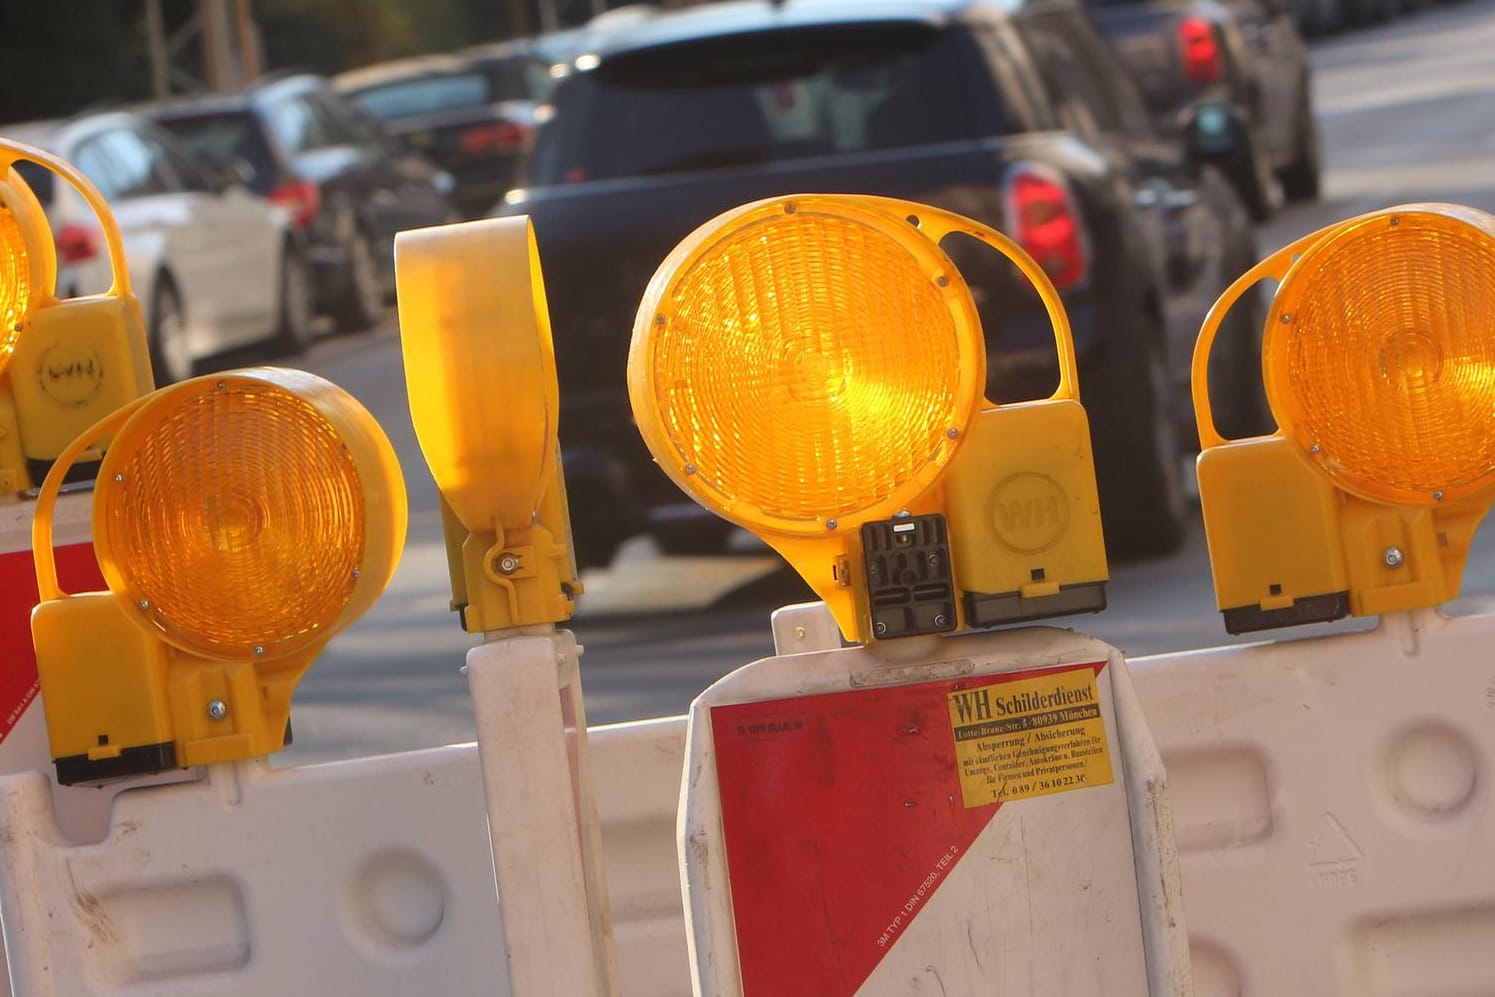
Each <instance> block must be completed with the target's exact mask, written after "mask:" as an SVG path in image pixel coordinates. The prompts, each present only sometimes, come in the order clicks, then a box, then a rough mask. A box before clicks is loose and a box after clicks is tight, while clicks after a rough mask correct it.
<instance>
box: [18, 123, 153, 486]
mask: <svg viewBox="0 0 1495 997" xmlns="http://www.w3.org/2000/svg"><path fill="white" fill-rule="evenodd" d="M18 162H29V163H34V164H36V165H38V166H41V167H44V168H45V169H48V170H50V171H52V173H54V174H55V175H56V177H57V178H58V180H59V181H60V182H66V183H68V184H70V185H71V186H73V187H74V188H75V189H76V190H77V191H78V193H79V194H80V195H82V197H83V199H84V201H85V202H86V203H87V204H88V206H89V207H90V208H92V209H93V211H94V213H95V214H96V215H97V217H98V223H99V228H100V231H101V232H102V233H103V238H104V245H105V248H106V249H107V252H108V257H109V263H110V266H111V267H112V268H113V271H114V283H113V286H112V287H110V289H109V290H108V291H107V292H106V293H104V294H101V295H94V296H92V297H87V298H75V299H69V300H59V299H58V297H57V294H56V290H57V253H56V249H55V247H54V243H53V238H52V231H51V228H50V227H49V226H48V223H47V217H46V213H45V212H44V211H43V209H42V205H41V203H40V201H38V200H37V197H36V194H35V193H34V192H33V191H32V190H31V188H30V187H29V186H27V184H26V181H25V180H24V179H22V177H21V174H20V172H18V171H17V170H15V169H14V168H13V167H14V166H15V164H16V163H18ZM150 387H151V368H150V357H149V353H148V352H147V350H146V339H145V320H144V318H143V317H142V315H141V311H140V304H139V302H138V301H136V300H135V298H134V296H133V295H132V294H131V293H130V278H129V273H128V272H127V271H126V269H125V256H124V244H123V243H122V242H121V240H120V235H119V230H118V228H117V227H116V226H115V224H114V220H113V217H112V216H111V215H110V213H109V209H108V206H107V205H105V203H104V199H103V198H102V197H101V196H100V195H99V192H98V191H97V190H95V189H94V187H93V185H92V184H91V183H89V182H88V180H87V179H86V178H85V177H84V176H83V175H82V174H81V173H79V172H78V171H77V170H75V169H73V168H72V167H71V166H69V165H67V164H66V163H64V162H62V161H61V160H59V159H57V158H56V157H55V156H52V155H50V154H49V153H45V152H42V151H41V150H39V149H33V148H31V147H29V146H25V145H21V144H19V143H16V142H9V141H4V140H0V501H4V500H5V499H6V498H11V497H14V496H17V495H19V494H20V493H23V492H26V491H29V490H30V489H32V488H33V487H35V485H36V484H37V483H38V482H39V481H40V480H41V478H42V476H43V475H45V473H46V470H47V468H48V467H49V466H50V465H51V463H52V462H53V461H54V460H56V459H57V457H58V455H59V454H61V453H62V451H63V448H65V447H66V446H67V445H68V444H69V443H70V442H72V440H73V439H74V438H75V437H77V436H78V434H79V433H82V432H83V431H84V430H85V429H87V428H88V427H89V426H91V425H93V424H94V423H95V422H97V421H98V420H99V419H101V418H103V417H104V416H106V415H108V414H109V413H110V412H112V411H114V410H115V409H117V408H119V407H120V406H121V405H124V404H125V403H127V402H129V401H131V400H133V399H135V398H138V397H140V396H141V395H143V394H144V393H145V392H147V391H149V390H150ZM106 442H107V441H106V440H100V441H99V443H98V445H97V447H96V448H95V449H94V450H93V451H91V452H89V453H86V454H83V455H81V461H82V464H81V466H80V471H84V472H86V471H87V470H89V465H92V464H95V463H96V462H97V461H98V459H99V456H100V449H101V448H102V446H103V445H104V444H105V443H106Z"/></svg>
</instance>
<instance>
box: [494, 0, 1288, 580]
mask: <svg viewBox="0 0 1495 997" xmlns="http://www.w3.org/2000/svg"><path fill="white" fill-rule="evenodd" d="M587 41H588V45H587V47H586V48H584V49H583V50H581V54H579V55H578V56H577V57H576V59H575V60H574V61H573V62H572V63H571V71H570V74H569V75H568V76H567V77H566V78H564V79H563V80H561V82H560V83H559V85H558V86H557V89H556V92H555V95H554V106H555V115H554V117H553V119H552V120H551V121H550V122H549V123H547V124H546V125H544V126H543V127H542V128H541V130H540V133H539V135H538V137H537V142H536V148H535V152H534V156H533V160H532V162H531V164H530V172H529V186H528V187H525V188H521V189H519V190H517V191H515V192H513V193H512V194H511V195H510V197H509V199H508V204H507V206H506V210H507V211H508V212H510V213H514V214H528V215H530V216H531V218H532V219H533V223H534V226H535V234H536V238H537V240H538V243H539V249H540V256H541V258H542V260H543V261H544V265H545V278H546V282H547V286H548V295H549V299H550V300H551V301H552V302H562V303H564V307H557V308H555V309H554V313H553V315H552V327H553V330H554V336H555V343H556V363H557V368H558V372H559V375H560V380H561V389H562V390H561V403H562V422H561V442H562V447H563V453H564V457H565V463H566V476H567V480H568V481H569V482H570V483H571V485H572V487H571V511H572V521H573V525H574V530H575V536H576V540H577V546H578V557H579V558H580V559H581V560H582V561H583V562H592V563H597V562H605V561H606V560H608V559H609V558H610V556H611V554H612V552H613V550H614V549H615V548H616V546H617V544H618V543H619V542H620V541H621V540H622V539H623V538H625V537H627V536H629V535H631V534H632V533H635V532H639V531H649V532H651V533H653V534H654V536H655V537H656V539H657V540H658V541H659V542H660V544H661V545H662V546H663V547H664V548H665V549H666V550H673V551H680V552H684V551H687V550H691V549H699V547H698V546H697V541H698V540H702V538H704V540H706V541H709V540H711V539H712V537H713V534H712V532H711V530H712V528H713V524H714V522H715V521H714V520H712V519H710V517H709V516H708V515H707V514H706V513H704V512H703V511H702V510H700V509H697V508H695V507H694V506H692V505H690V504H688V503H686V504H683V505H682V504H681V497H680V494H679V492H678V490H676V489H675V488H674V486H673V485H672V484H671V483H670V482H669V480H668V479H667V478H666V477H665V476H664V475H663V474H662V473H661V472H660V471H659V470H658V469H657V468H655V467H653V466H652V462H651V461H650V458H649V455H648V452H647V450H645V448H644V446H643V444H642V442H641V441H640V439H639V437H638V433H637V431H636V430H635V429H634V427H633V425H632V420H631V418H630V414H629V409H628V400H627V396H626V391H625V376H624V367H625V361H626V357H627V352H628V343H629V335H630V330H631V328H632V325H633V318H634V310H635V309H636V308H637V307H638V303H639V300H640V298H641V296H642V294H643V291H644V287H645V284H646V283H647V282H648V280H649V277H650V275H651V274H652V273H653V271H654V268H655V267H656V266H657V265H658V264H659V261H660V260H662V259H664V257H665V256H666V254H667V253H669V251H670V250H671V249H672V248H673V247H674V246H675V244H676V243H677V242H678V241H679V240H680V239H682V238H683V237H684V236H685V235H687V234H688V233H689V232H690V231H691V230H692V229H694V228H695V227H696V226H698V225H700V224H702V223H703V222H705V221H707V220H708V219H710V218H711V217H712V216H714V215H716V214H718V213H719V212H721V211H724V210H726V209H728V208H730V207H733V206H735V205H738V204H741V203H744V202H747V201H752V200H755V199H758V198H763V197H770V196H780V195H788V194H797V193H815V192H832V193H868V194H881V195H887V196H893V197H901V198H906V199H908V200H911V201H917V202H923V203H929V204H934V205H938V206H940V207H944V208H948V209H950V210H953V211H957V212H960V213H962V214H965V215H967V216H970V217H972V218H975V219H977V220H979V221H982V222H984V223H986V224H988V225H991V226H992V227H995V228H997V229H999V230H1001V231H1003V232H1006V233H1007V234H1009V235H1010V236H1012V237H1013V238H1014V239H1015V240H1016V241H1018V242H1019V243H1020V244H1021V245H1022V246H1023V247H1024V248H1026V249H1027V250H1028V252H1029V253H1030V254H1031V255H1033V256H1034V257H1035V258H1036V259H1038V260H1039V261H1040V262H1041V264H1042V265H1043V266H1045V267H1046V268H1047V270H1048V272H1049V274H1050V276H1051V278H1052V279H1053V281H1054V282H1055V284H1056V285H1057V286H1058V287H1059V288H1060V289H1061V291H1062V294H1063V297H1064V301H1065V305H1066V307H1067V309H1068V312H1069V316H1070V320H1071V322H1072V325H1073V329H1074V337H1075V343H1076V347H1077V352H1078V355H1079V358H1080V365H1081V392H1082V398H1083V400H1084V402H1085V405H1086V408H1087V411H1088V412H1089V413H1090V417H1091V424H1092V427H1093V436H1094V447H1095V456H1096V462H1097V471H1098V473H1099V477H1100V487H1101V502H1102V513H1103V518H1104V521H1105V529H1106V535H1107V543H1108V545H1109V546H1110V547H1111V549H1112V550H1113V551H1114V552H1115V553H1118V554H1120V553H1125V552H1131V553H1158V552H1162V551H1166V550H1168V549H1170V548H1172V547H1173V546H1175V545H1176V544H1177V543H1178V542H1179V540H1180V538H1181V536H1182V533H1183V524H1184V522H1185V518H1184V517H1185V504H1184V501H1183V497H1182V492H1181V487H1180V480H1179V478H1180V474H1179V467H1180V460H1179V455H1180V453H1181V451H1182V450H1183V449H1184V441H1185V440H1187V438H1188V436H1189V435H1191V433H1192V429H1191V425H1192V420H1191V419H1190V418H1189V415H1188V412H1189V410H1188V408H1187V403H1186V399H1187V397H1188V396H1187V391H1186V390H1185V386H1186V384H1187V379H1188V370H1189V359H1190V356H1191V353H1192V349H1193V342H1194V339H1195V337H1196V335H1197V333H1198V329H1199V326H1200V323H1201V321H1202V319H1203V317H1204V315H1205V312H1206V311H1207V309H1208V308H1209V306H1210V305H1211V304H1212V303H1213V301H1214V299H1215V297H1216V295H1218V294H1219V292H1220V291H1222V290H1223V289H1224V288H1225V286H1226V285H1227V284H1228V283H1229V281H1230V280H1231V279H1232V278H1233V277H1234V276H1235V275H1237V274H1239V273H1241V272H1242V271H1243V270H1245V269H1246V268H1247V267H1249V266H1250V265H1251V264H1252V263H1254V261H1255V258H1256V252H1255V244H1254V239H1253V233H1252V230H1251V227H1250V224H1249V221H1248V219H1247V218H1246V213H1245V211H1244V209H1243V208H1242V207H1241V205H1240V201H1239V199H1238V197H1237V196H1236V194H1235V192H1234V190H1233V189H1232V188H1231V186H1230V184H1229V183H1228V182H1227V181H1226V180H1225V179H1224V178H1223V177H1222V176H1221V175H1220V174H1219V173H1218V172H1217V171H1215V170H1214V169H1212V168H1210V167H1207V166H1203V167H1201V166H1200V165H1199V164H1197V163H1196V162H1194V161H1193V160H1192V159H1190V157H1189V156H1188V155H1186V154H1185V152H1184V151H1183V150H1182V149H1181V148H1180V147H1179V146H1178V145H1177V144H1176V143H1174V142H1171V141H1167V140H1165V139H1163V138H1162V137H1161V136H1159V135H1158V134H1157V133H1156V132H1155V131H1154V129H1153V125H1152V121H1151V118H1150V116H1149V114H1148V112H1147V110H1146V108H1145V107H1144V105H1143V103H1142V101H1141V98H1140V97H1139V96H1138V95H1137V92H1136V89H1135V87H1134V86H1133V84H1132V82H1131V80H1130V79H1129V77H1128V76H1127V74H1126V72H1125V70H1124V69H1123V68H1122V67H1121V65H1120V64H1119V63H1118V62H1117V60H1116V57H1115V55H1114V53H1113V52H1112V51H1111V50H1110V49H1109V48H1108V47H1107V45H1106V43H1105V41H1104V40H1103V39H1102V38H1101V36H1100V35H1099V34H1098V33H1097V31H1096V29H1095V27H1094V25H1093V24H1092V22H1091V20H1090V18H1089V15H1088V14H1087V12H1086V10H1085V9H1084V7H1082V6H1080V5H1078V4H1074V3H1066V2H1054V0H1043V2H1038V3H1030V4H1023V3H1013V4H1009V5H1008V6H1007V7H1005V8H1002V7H997V6H994V5H990V4H986V3H967V2H964V0H892V2H889V0H871V2H867V0H862V2H856V3H843V2H829V0H809V2H806V0H787V2H782V3H768V2H762V0H737V2H723V3H716V4H708V5H704V6H701V7H696V8H691V9H689V10H685V11H680V12H675V13H666V12H640V13H638V14H637V16H634V17H630V18H628V19H627V20H626V21H619V22H618V23H617V24H616V26H615V27H612V28H608V29H602V28H599V29H596V30H594V31H592V32H590V33H589V35H588V39H587ZM963 240H964V241H963ZM942 246H943V248H945V250H946V251H947V252H948V253H949V254H950V255H951V257H952V259H953V260H954V261H955V262H956V264H957V265H958V266H959V267H960V269H961V271H962V272H963V273H964V274H965V275H966V277H967V279H968V281H969V282H970V284H971V286H972V291H973V293H974V295H975V297H976V299H977V303H978V308H979V309H980V314H981V319H982V326H983V331H984V334H985V338H986V345H987V351H988V356H989V364H988V368H989V371H990V380H989V383H988V385H987V391H988V395H989V397H991V398H992V399H993V400H997V401H1005V400H1016V399H1021V398H1033V397H1038V396H1041V395H1047V394H1049V393H1050V392H1052V390H1053V387H1054V385H1055V382H1056V374H1055V370H1056V363H1055V351H1054V345H1053V334H1052V332H1051V331H1050V327H1049V324H1048V321H1047V319H1046V317H1045V315H1044V313H1043V310H1042V307H1041V305H1040V303H1039V299H1038V296H1037V295H1036V294H1034V293H1033V291H1032V289H1031V288H1028V287H1026V286H1024V284H1025V282H1024V281H1023V280H1022V278H1021V277H1020V276H1019V275H1018V274H1017V273H1016V271H1015V269H1014V268H1012V267H1010V266H1009V265H1008V264H1007V263H1006V262H1005V261H1004V260H1003V259H1002V258H1001V257H999V256H997V255H996V254H994V253H992V252H990V251H989V250H986V249H985V247H982V246H979V244H976V243H975V242H974V240H971V239H970V238H969V237H968V236H951V237H948V238H947V240H946V241H945V242H944V243H942ZM1251 313H1252V309H1251V308H1250V307H1247V308H1244V309H1242V311H1241V317H1240V318H1239V321H1240V322H1242V323H1243V324H1244V331H1245V334H1244V335H1242V336H1240V337H1231V341H1232V342H1234V341H1235V340H1236V338H1239V339H1240V341H1241V343H1243V344H1244V345H1243V346H1242V347H1241V348H1242V349H1245V350H1248V351H1249V350H1250V349H1251V348H1252V342H1253V341H1254V338H1255V336H1258V335H1259V334H1260V313H1259V312H1257V313H1256V314H1255V315H1252V314H1251ZM1253 323H1255V325H1256V330H1255V332H1252V330H1251V326H1252V324H1253ZM910 348H911V349H916V348H917V344H910ZM1233 359H1234V360H1236V361H1237V362H1236V365H1235V369H1236V370H1238V371H1241V372H1244V374H1245V377H1241V378H1237V379H1235V380H1234V381H1231V382H1230V385H1229V390H1228V391H1227V392H1224V393H1222V395H1221V398H1220V402H1219V403H1220V406H1221V410H1222V412H1223V413H1224V414H1225V415H1226V417H1227V419H1228V420H1240V421H1244V422H1250V421H1251V420H1252V419H1254V418H1255V417H1256V416H1255V414H1254V413H1255V412H1257V411H1258V410H1257V409H1256V408H1255V407H1254V406H1255V405H1256V394H1254V393H1253V390H1255V391H1256V392H1257V393H1259V388H1256V389H1253V385H1252V384H1251V382H1250V379H1249V378H1250V373H1251V371H1252V370H1253V369H1254V367H1255V364H1254V363H1253V362H1251V360H1250V358H1249V353H1247V354H1242V355H1240V356H1236V357H1234V358H1233ZM1258 381H1259V378H1258ZM703 522H704V524H705V525H704V526H703V525H701V524H702V523H703ZM702 546H704V543H703V544H702Z"/></svg>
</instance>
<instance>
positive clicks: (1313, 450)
mask: <svg viewBox="0 0 1495 997" xmlns="http://www.w3.org/2000/svg"><path fill="white" fill-rule="evenodd" d="M1308 452H1309V453H1323V452H1324V448H1323V447H1321V446H1319V445H1318V444H1317V443H1315V444H1314V445H1313V446H1311V447H1309V448H1308Z"/></svg>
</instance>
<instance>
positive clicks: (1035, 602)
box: [965, 582, 1106, 627]
mask: <svg viewBox="0 0 1495 997" xmlns="http://www.w3.org/2000/svg"><path fill="white" fill-rule="evenodd" d="M1105 608H1106V583H1105V582H1082V583H1080V584H1077V585H1063V586H1060V588H1059V591H1058V592H1056V593H1054V594H1053V595H1041V596H1037V597H1035V598H1032V599H1025V598H1023V596H1022V595H1021V594H1020V593H1017V592H1000V593H989V592H966V593H965V609H966V626H968V627H1000V626H1005V625H1007V624H1010V623H1027V622H1029V621H1031V620H1047V619H1051V618H1052V617H1055V616H1073V615H1075V614H1077V613H1099V612H1100V611H1101V610H1103V609H1105Z"/></svg>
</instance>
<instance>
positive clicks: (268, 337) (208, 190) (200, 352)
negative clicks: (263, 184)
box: [0, 112, 312, 384]
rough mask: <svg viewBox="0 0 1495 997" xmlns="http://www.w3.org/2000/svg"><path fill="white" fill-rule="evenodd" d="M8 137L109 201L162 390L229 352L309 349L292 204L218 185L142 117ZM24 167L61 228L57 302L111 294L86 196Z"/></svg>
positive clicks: (1, 130)
mask: <svg viewBox="0 0 1495 997" xmlns="http://www.w3.org/2000/svg"><path fill="white" fill-rule="evenodd" d="M0 134H4V135H5V137H6V138H10V139H14V140H15V141H18V142H25V143H27V144H29V145H34V146H37V147H39V148H42V149H46V150H47V151H49V152H53V153H56V154H57V155H59V156H61V157H62V158H63V159H65V160H67V161H69V162H71V163H73V164H74V165H75V166H77V167H78V169H79V170H81V171H82V172H83V173H84V175H86V176H87V177H88V178H89V179H90V180H91V181H93V183H94V185H95V186H96V187H98V189H99V192H100V193H102V194H103V196H104V198H105V199H106V200H107V201H108V202H109V206H110V207H111V208H112V209H113V211H114V217H115V220H116V221H117V222H118V224H119V228H120V233H121V235H122V237H123V239H124V248H125V263H126V266H127V267H128V268H129V278H130V283H131V285H132V287H133V289H134V291H135V294H136V296H137V297H138V298H139V299H140V302H141V305H142V307H143V308H144V312H145V320H146V329H147V335H148V338H149V343H150V355H151V367H152V368H153V370H154V372H155V378H156V383H157V384H168V383H170V382H173V381H179V380H181V379H183V378H185V377H189V376H191V374H192V373H193V370H194V368H195V367H196V365H197V363H198V361H200V360H202V359H204V358H206V357H209V356H212V355H214V354H217V353H222V352H224V351H226V350H229V349H233V348H237V347H242V346H246V345H250V344H254V343H260V342H266V343H269V344H272V345H273V346H274V347H275V349H276V350H277V351H278V352H284V353H295V352H299V351H300V350H301V349H302V348H304V347H305V346H306V344H307V342H308V340H309V338H310V335H311V332H310V329H311V318H312V311H311V301H312V290H311V281H310V272H309V269H308V260H307V253H306V247H305V240H304V239H303V238H302V237H301V235H300V233H299V231H298V230H297V229H296V228H295V227H294V226H293V225H292V223H291V218H290V214H289V212H287V211H286V210H285V209H284V208H283V207H278V206H276V205H274V204H272V203H271V202H270V201H268V200H266V199H265V198H263V197H260V196H258V195H256V194H254V193H251V192H250V191H248V190H246V189H245V188H244V187H243V186H242V185H239V184H237V183H225V182H223V180H222V179H221V178H218V177H215V176H214V175H213V174H212V172H211V171H210V170H209V169H207V168H206V167H205V166H204V165H203V164H202V163H200V162H199V161H198V160H196V159H195V158H194V157H193V156H192V154H191V153H190V152H189V151H188V150H186V149H184V148H183V147H182V146H181V145H180V144H179V143H178V142H176V140H175V139H173V138H172V136H171V135H170V134H168V133H166V132H164V131H162V130H161V129H160V128H157V127H156V126H155V125H153V124H151V122H150V121H148V120H146V119H145V118H143V117H140V116H139V115H136V114H131V113H126V112H108V113H101V114H87V115H83V116H80V117H76V118H73V119H71V120H67V121H50V122H36V123H31V124H22V125H11V126H4V127H0ZM17 168H18V169H19V170H20V172H21V175H22V177H23V178H24V179H25V180H26V182H27V183H28V184H29V185H30V186H31V188H32V189H33V190H34V191H35V192H36V195H37V197H38V198H39V199H40V200H41V202H42V204H43V206H44V207H45V208H46V211H47V218H48V221H49V222H50V223H51V225H52V231H53V233H54V236H55V238H56V241H57V257H58V265H59V277H58V285H59V291H60V293H63V294H65V295H75V294H94V293H99V292H102V291H105V290H107V289H108V287H109V285H110V282H111V279H112V274H111V271H110V264H109V257H108V254H107V252H106V251H105V248H104V243H103V236H102V233H101V232H100V230H99V226H98V220H97V218H96V217H95V216H94V213H93V210H92V209H91V208H89V206H88V204H87V203H86V202H85V201H84V200H83V197H82V195H80V194H79V193H78V192H77V191H76V190H74V189H73V187H72V186H71V185H69V184H68V183H66V182H65V181H63V180H61V179H59V178H58V177H57V176H56V175H55V174H53V173H52V172H51V171H49V170H47V169H45V168H44V167H40V166H37V165H35V164H30V163H24V162H23V163H20V164H18V167H17Z"/></svg>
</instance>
